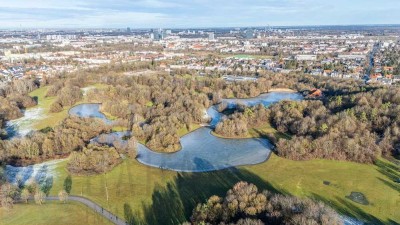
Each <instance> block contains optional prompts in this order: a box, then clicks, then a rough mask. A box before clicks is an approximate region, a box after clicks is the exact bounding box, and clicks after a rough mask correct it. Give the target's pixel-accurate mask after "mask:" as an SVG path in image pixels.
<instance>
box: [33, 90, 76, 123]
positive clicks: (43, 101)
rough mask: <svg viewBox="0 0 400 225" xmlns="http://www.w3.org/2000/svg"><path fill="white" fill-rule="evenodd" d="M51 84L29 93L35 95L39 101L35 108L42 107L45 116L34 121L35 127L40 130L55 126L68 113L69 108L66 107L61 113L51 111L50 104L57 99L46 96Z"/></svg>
mask: <svg viewBox="0 0 400 225" xmlns="http://www.w3.org/2000/svg"><path fill="white" fill-rule="evenodd" d="M48 89H49V86H46V87H41V88H39V89H36V90H34V91H33V92H31V93H29V95H30V96H31V97H34V98H36V99H37V101H38V105H37V106H35V107H34V108H42V109H43V114H44V118H43V119H41V120H37V121H34V122H33V123H34V125H33V128H34V129H37V130H40V129H43V128H46V127H54V126H55V125H57V124H58V123H59V122H60V121H62V120H63V119H64V118H65V117H67V115H68V110H67V109H65V110H63V111H61V112H59V113H50V112H49V111H50V106H51V104H52V103H53V102H54V101H55V99H56V97H47V98H46V97H45V96H46V93H47V90H48Z"/></svg>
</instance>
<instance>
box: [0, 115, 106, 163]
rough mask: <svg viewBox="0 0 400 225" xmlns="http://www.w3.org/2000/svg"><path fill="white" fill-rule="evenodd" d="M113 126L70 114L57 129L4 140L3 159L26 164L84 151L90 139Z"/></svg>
mask: <svg viewBox="0 0 400 225" xmlns="http://www.w3.org/2000/svg"><path fill="white" fill-rule="evenodd" d="M110 130H111V128H110V127H109V126H107V125H105V124H104V123H103V122H102V121H100V120H96V119H84V118H76V117H69V118H66V119H65V120H64V121H63V122H62V123H61V124H60V125H58V126H56V127H55V128H54V129H51V128H49V129H45V130H43V131H37V132H31V133H30V134H28V135H27V136H25V137H22V138H13V139H11V140H3V141H1V140H0V161H5V162H6V163H9V164H13V165H26V164H33V163H37V162H42V161H45V160H48V159H53V158H60V157H65V156H67V155H69V154H70V153H71V152H73V151H82V149H83V148H84V147H85V146H86V145H87V143H89V141H90V139H92V138H94V137H96V136H97V135H99V134H101V133H104V132H109V131H110Z"/></svg>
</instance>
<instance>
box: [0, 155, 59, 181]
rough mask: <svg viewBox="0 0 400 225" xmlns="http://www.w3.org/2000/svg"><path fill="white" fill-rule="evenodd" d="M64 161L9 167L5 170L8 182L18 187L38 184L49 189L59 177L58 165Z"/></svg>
mask: <svg viewBox="0 0 400 225" xmlns="http://www.w3.org/2000/svg"><path fill="white" fill-rule="evenodd" d="M64 160H65V159H59V160H52V161H48V162H44V163H40V164H35V165H31V166H25V167H14V166H10V165H7V166H6V170H5V175H6V179H7V181H8V182H10V183H12V184H15V185H18V186H23V185H26V184H29V183H31V182H36V183H38V184H39V185H40V186H41V187H43V186H46V187H49V186H51V185H52V183H53V180H54V178H56V177H57V176H58V175H59V174H58V172H57V171H56V168H57V166H58V163H60V162H62V161H64Z"/></svg>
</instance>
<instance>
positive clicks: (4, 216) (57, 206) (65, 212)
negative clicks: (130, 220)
mask: <svg viewBox="0 0 400 225" xmlns="http://www.w3.org/2000/svg"><path fill="white" fill-rule="evenodd" d="M17 224H30V225H36V224H51V225H64V224H68V225H75V224H76V225H79V224H99V225H111V224H112V223H111V222H109V221H108V220H107V219H105V218H103V217H102V216H100V215H98V214H97V213H95V212H94V211H92V210H91V209H89V208H88V207H86V206H85V205H83V204H80V203H76V202H67V203H66V204H62V203H60V202H46V203H45V204H43V205H36V204H34V203H32V202H30V203H29V204H23V203H21V204H16V205H14V208H13V209H11V210H5V209H1V208H0V225H17Z"/></svg>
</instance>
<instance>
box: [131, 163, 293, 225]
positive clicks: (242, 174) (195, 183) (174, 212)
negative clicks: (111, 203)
mask: <svg viewBox="0 0 400 225" xmlns="http://www.w3.org/2000/svg"><path fill="white" fill-rule="evenodd" d="M239 181H247V182H250V183H253V184H255V185H256V186H257V187H258V188H259V189H260V190H270V191H272V192H275V193H281V194H287V193H286V192H284V191H283V190H278V189H276V188H274V187H273V186H272V185H271V184H269V183H268V182H266V181H264V180H262V179H261V178H260V177H258V176H257V175H255V174H253V173H251V172H249V171H247V170H245V169H236V168H230V169H226V170H221V171H214V172H206V173H179V174H178V175H177V177H176V178H175V180H174V181H173V182H170V183H168V184H167V185H166V187H160V186H157V187H156V188H155V190H154V192H153V195H152V202H153V203H152V205H145V204H143V209H144V218H143V219H138V218H135V223H134V224H149V225H152V224H154V225H156V224H163V225H176V224H182V223H183V222H185V221H188V220H189V219H190V216H191V214H192V210H193V209H194V208H195V207H196V205H197V204H198V203H203V202H205V201H206V200H207V199H208V198H209V197H211V196H212V195H218V196H225V195H226V192H227V191H228V190H229V189H230V188H232V186H233V185H235V184H236V183H237V182H239Z"/></svg>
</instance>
